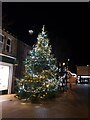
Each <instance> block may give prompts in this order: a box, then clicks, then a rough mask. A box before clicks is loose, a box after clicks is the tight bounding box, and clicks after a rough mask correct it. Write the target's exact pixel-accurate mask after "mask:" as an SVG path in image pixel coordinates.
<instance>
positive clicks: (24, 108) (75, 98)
mask: <svg viewBox="0 0 90 120" xmlns="http://www.w3.org/2000/svg"><path fill="white" fill-rule="evenodd" d="M89 91H90V85H73V87H72V90H68V91H67V92H64V93H63V94H61V95H60V97H59V98H56V99H53V100H51V101H48V102H44V103H42V104H32V103H30V102H27V103H25V102H23V101H20V100H18V99H16V98H15V97H13V96H14V95H1V96H0V103H1V102H2V117H3V118H88V117H89V116H88V115H89V103H90V99H89Z"/></svg>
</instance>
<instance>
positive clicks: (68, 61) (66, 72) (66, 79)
mask: <svg viewBox="0 0 90 120" xmlns="http://www.w3.org/2000/svg"><path fill="white" fill-rule="evenodd" d="M69 61H70V59H69V58H68V60H67V61H66V86H67V75H68V62H69Z"/></svg>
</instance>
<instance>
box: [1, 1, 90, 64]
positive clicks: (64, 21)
mask: <svg viewBox="0 0 90 120" xmlns="http://www.w3.org/2000/svg"><path fill="white" fill-rule="evenodd" d="M2 7H3V8H2V11H3V26H4V27H5V28H6V29H7V30H9V31H10V32H12V33H13V34H15V35H16V36H17V37H18V39H20V40H22V41H24V42H25V43H27V44H29V45H31V46H32V45H33V44H34V43H35V42H36V38H37V34H38V33H39V32H40V31H41V28H42V25H43V24H44V25H45V26H46V30H47V32H48V37H49V39H50V44H51V45H52V50H53V53H54V54H55V56H56V57H57V58H58V60H60V61H61V60H64V59H65V60H66V59H67V58H70V60H71V62H72V63H73V64H75V65H87V64H90V59H89V56H90V47H89V46H90V45H89V40H90V39H89V34H90V28H89V29H88V26H89V14H90V13H89V10H90V9H89V4H88V3H85V2H83V3H79V2H78V3H74V2H72V3H69V2H68V3H65V2H64V3H60V2H59V3H57V2H56V3H55V2H54V3H53V2H50V3H49V2H48V3H46V2H45V3H44V2H42V3H40V2H38V3H36V2H34V3H31V2H28V3H27V2H26V3H25V2H20V3H19V2H17V3H14V2H12V3H10V2H6V3H3V6H2ZM29 29H33V30H34V34H33V35H32V36H31V35H30V34H29V33H28V30H29Z"/></svg>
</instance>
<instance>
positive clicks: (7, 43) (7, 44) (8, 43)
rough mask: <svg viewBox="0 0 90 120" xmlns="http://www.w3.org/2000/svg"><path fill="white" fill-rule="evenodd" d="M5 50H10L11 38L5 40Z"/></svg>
mask: <svg viewBox="0 0 90 120" xmlns="http://www.w3.org/2000/svg"><path fill="white" fill-rule="evenodd" d="M5 50H6V51H7V52H11V39H10V38H8V39H7V41H6V49H5Z"/></svg>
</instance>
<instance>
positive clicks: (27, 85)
mask: <svg viewBox="0 0 90 120" xmlns="http://www.w3.org/2000/svg"><path fill="white" fill-rule="evenodd" d="M44 28H45V26H43V28H42V32H41V33H39V34H38V37H37V44H36V45H34V46H33V49H32V50H31V51H29V53H28V54H27V56H26V59H25V61H24V65H25V73H24V77H23V79H17V96H18V97H19V98H21V99H22V98H25V99H30V100H32V101H33V100H38V99H48V98H53V97H55V95H56V93H57V91H58V87H59V81H58V80H57V71H58V68H57V61H56V58H54V55H53V54H51V45H49V39H48V37H47V34H46V32H45V29H44Z"/></svg>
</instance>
